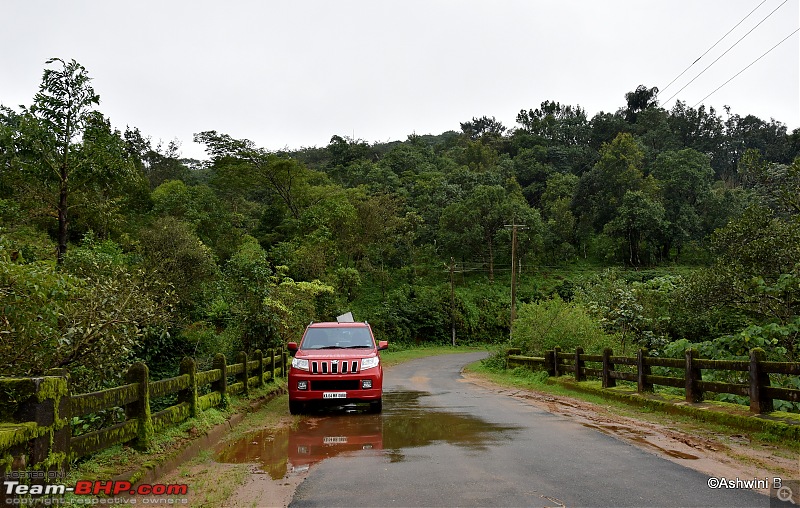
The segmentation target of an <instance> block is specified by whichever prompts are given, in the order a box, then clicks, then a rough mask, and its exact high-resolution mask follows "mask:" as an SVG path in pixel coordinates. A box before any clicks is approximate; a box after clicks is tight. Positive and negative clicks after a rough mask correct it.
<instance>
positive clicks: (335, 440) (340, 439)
mask: <svg viewBox="0 0 800 508" xmlns="http://www.w3.org/2000/svg"><path fill="white" fill-rule="evenodd" d="M322 444H347V436H325V437H324V438H322Z"/></svg>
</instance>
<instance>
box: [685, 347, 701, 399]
mask: <svg viewBox="0 0 800 508" xmlns="http://www.w3.org/2000/svg"><path fill="white" fill-rule="evenodd" d="M697 355H698V353H697V350H695V349H687V350H686V373H685V374H684V375H685V376H686V402H700V401H701V400H703V391H702V390H701V389H700V387H699V386H698V381H702V379H703V371H702V370H700V368H699V367H698V366H697V364H696V363H695V360H697Z"/></svg>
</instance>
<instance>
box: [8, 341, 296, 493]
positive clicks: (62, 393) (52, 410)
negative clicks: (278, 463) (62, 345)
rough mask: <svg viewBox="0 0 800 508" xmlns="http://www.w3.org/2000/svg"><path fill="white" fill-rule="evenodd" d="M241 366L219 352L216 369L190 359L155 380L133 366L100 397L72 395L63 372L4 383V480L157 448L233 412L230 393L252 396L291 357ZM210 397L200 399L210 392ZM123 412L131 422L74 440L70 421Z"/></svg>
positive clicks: (241, 357) (275, 355)
mask: <svg viewBox="0 0 800 508" xmlns="http://www.w3.org/2000/svg"><path fill="white" fill-rule="evenodd" d="M236 362H237V363H234V364H228V363H227V360H226V358H225V355H222V354H218V355H217V356H216V357H215V358H214V361H213V364H212V369H211V370H208V371H204V372H198V371H197V364H196V363H195V361H194V359H192V358H184V360H183V361H182V362H181V364H180V373H179V375H178V376H176V377H173V378H169V379H162V380H159V381H150V380H149V375H148V368H147V365H145V364H144V363H141V362H139V363H135V364H133V365H132V366H131V367H130V368H129V369H128V371H127V373H126V382H127V384H125V385H122V386H118V387H116V388H111V389H108V390H103V391H99V392H93V393H84V394H79V395H73V394H72V393H70V389H69V379H68V378H67V377H66V375H65V373H64V372H62V371H58V372H52V374H55V375H52V376H44V377H39V378H0V475H7V474H9V473H10V472H12V471H20V470H29V471H40V472H43V474H45V476H44V477H45V478H47V476H46V474H48V473H49V474H51V476H52V475H55V474H63V473H64V472H65V471H66V470H67V469H68V466H69V462H70V461H72V460H74V459H76V458H79V457H82V456H85V455H89V454H91V453H94V452H96V451H99V450H102V449H104V448H108V447H110V446H113V445H115V444H119V443H131V444H132V445H133V446H134V447H136V448H138V449H142V450H147V449H148V448H150V446H151V444H152V439H153V433H154V432H155V431H156V430H159V429H161V428H164V427H167V426H169V425H174V424H177V423H180V422H182V421H183V420H185V419H187V418H189V417H193V416H197V415H198V414H199V413H200V412H201V411H204V410H206V409H208V408H212V407H216V406H222V407H224V406H226V405H227V403H228V397H229V396H230V395H236V394H244V395H247V394H248V393H249V391H250V389H251V388H257V387H260V386H263V384H264V383H265V382H268V381H270V380H274V379H275V378H277V377H279V376H283V375H285V373H286V366H287V354H286V352H285V351H283V352H281V351H277V352H276V351H274V350H268V351H267V354H266V355H263V354H262V353H261V351H255V353H253V354H252V355H251V356H250V357H248V355H247V354H245V353H244V352H242V353H239V354H238V355H237V357H236ZM206 390H208V393H206V394H204V395H199V393H202V392H203V391H206ZM171 395H177V403H176V404H174V405H172V406H169V407H167V408H166V409H163V410H161V411H158V412H156V413H151V410H150V407H151V402H152V401H154V400H156V399H159V398H162V397H167V396H171ZM115 408H124V412H125V420H124V421H122V422H119V423H116V424H114V425H111V426H109V427H106V428H102V429H99V430H96V431H93V432H89V433H86V434H82V435H78V436H73V435H72V429H71V425H70V422H71V420H72V418H74V417H82V416H86V415H89V414H92V413H97V412H100V411H103V410H109V409H111V410H113V409H115Z"/></svg>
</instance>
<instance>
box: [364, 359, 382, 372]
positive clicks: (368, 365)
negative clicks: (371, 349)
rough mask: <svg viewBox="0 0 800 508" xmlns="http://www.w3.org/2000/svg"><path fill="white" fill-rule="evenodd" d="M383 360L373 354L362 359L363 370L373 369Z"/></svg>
mask: <svg viewBox="0 0 800 508" xmlns="http://www.w3.org/2000/svg"><path fill="white" fill-rule="evenodd" d="M380 362H381V359H380V358H378V357H377V356H373V357H372V358H364V359H363V360H361V370H367V369H372V368H374V367H377V366H378V364H379V363H380Z"/></svg>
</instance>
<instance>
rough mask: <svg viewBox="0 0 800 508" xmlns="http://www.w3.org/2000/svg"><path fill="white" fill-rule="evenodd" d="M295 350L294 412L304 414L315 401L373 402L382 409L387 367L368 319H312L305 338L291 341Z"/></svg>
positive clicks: (373, 407) (291, 394) (291, 390)
mask: <svg viewBox="0 0 800 508" xmlns="http://www.w3.org/2000/svg"><path fill="white" fill-rule="evenodd" d="M287 347H288V349H289V351H291V352H292V353H294V358H293V359H292V367H291V368H290V369H289V412H291V413H292V414H301V413H303V412H304V411H305V409H306V407H307V406H308V405H311V404H318V405H322V404H328V405H337V406H341V405H345V404H351V403H357V402H368V403H369V405H370V410H371V411H372V412H374V413H380V412H381V409H382V404H383V398H382V396H383V368H382V367H381V359H380V354H379V353H378V352H379V351H383V350H384V349H387V348H388V347H389V343H388V342H387V341H385V340H382V341H380V342H378V343H377V344H376V343H375V336H374V335H373V334H372V328H370V326H369V324H368V323H366V322H364V323H353V322H344V323H339V322H337V323H333V322H326V323H311V324H310V325H308V326H307V327H306V332H305V333H304V334H303V338H302V340H301V341H300V345H299V346H298V344H297V343H296V342H290V343H289V344H288V346H287Z"/></svg>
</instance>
